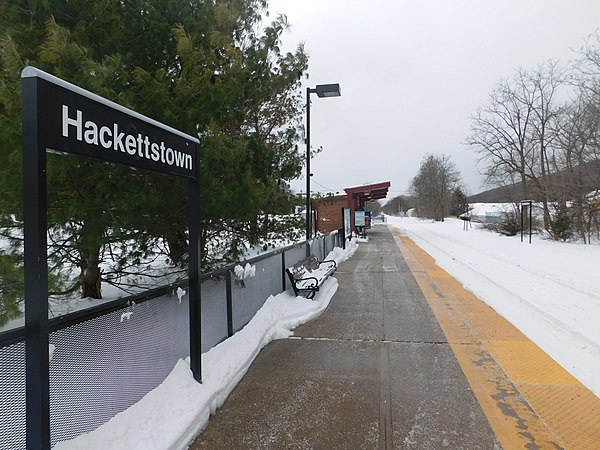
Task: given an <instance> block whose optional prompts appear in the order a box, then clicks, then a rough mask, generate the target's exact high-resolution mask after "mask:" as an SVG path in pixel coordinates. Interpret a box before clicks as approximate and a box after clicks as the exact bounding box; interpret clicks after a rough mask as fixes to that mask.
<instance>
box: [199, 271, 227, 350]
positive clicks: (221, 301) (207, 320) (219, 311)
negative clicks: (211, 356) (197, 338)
mask: <svg viewBox="0 0 600 450" xmlns="http://www.w3.org/2000/svg"><path fill="white" fill-rule="evenodd" d="M200 298H201V301H200V302H201V310H202V316H201V320H202V352H203V353H204V352H207V351H208V350H210V349H211V348H212V347H214V346H215V345H217V344H218V343H219V342H221V341H223V340H224V339H227V286H226V281H225V279H220V278H212V279H210V280H206V281H204V282H203V283H202V291H201V297H200Z"/></svg>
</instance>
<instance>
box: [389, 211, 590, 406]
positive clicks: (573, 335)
mask: <svg viewBox="0 0 600 450" xmlns="http://www.w3.org/2000/svg"><path fill="white" fill-rule="evenodd" d="M388 220H389V223H390V224H391V225H393V226H395V227H398V228H399V229H400V230H401V231H402V232H404V233H406V234H407V235H408V236H409V237H410V238H411V239H413V240H414V241H415V243H416V244H417V245H419V246H420V247H421V248H423V250H425V251H426V252H427V253H429V254H430V255H431V256H432V257H433V258H434V259H435V260H436V262H437V264H438V265H439V266H440V267H442V268H443V269H444V270H446V271H447V272H449V273H450V274H451V275H452V276H454V277H455V278H456V279H457V280H459V281H460V282H461V283H462V284H463V285H464V286H465V287H466V288H467V289H468V290H470V291H471V292H473V293H474V294H475V295H477V296H478V297H479V298H480V299H481V300H483V301H484V302H486V303H487V304H488V305H490V306H491V307H492V308H494V309H495V310H496V311H497V312H498V313H500V314H501V315H502V316H504V317H505V318H506V319H508V320H509V321H510V322H511V323H513V324H514V325H515V326H516V327H517V328H519V329H520V330H521V331H522V332H523V333H524V334H525V335H527V336H528V337H529V338H530V339H531V340H532V341H534V342H535V343H536V344H537V345H539V346H540V347H541V348H542V349H543V350H544V351H545V352H546V353H548V354H549V355H550V356H552V358H554V359H555V360H556V361H557V362H558V363H559V364H561V365H562V366H563V367H564V368H565V369H567V370H568V371H569V372H570V373H571V374H573V375H574V376H575V377H576V378H577V379H579V380H580V381H581V382H582V383H583V384H585V385H586V386H587V387H589V388H590V389H591V390H592V391H593V392H594V393H595V394H596V395H598V396H600V326H599V325H598V319H599V318H600V277H599V276H598V268H599V267H600V245H583V244H568V243H562V242H553V241H548V240H543V239H541V238H536V237H534V240H533V243H532V244H531V245H530V244H528V242H527V240H526V242H521V240H520V237H519V236H515V237H505V236H499V235H497V234H495V233H491V232H488V231H483V230H480V229H479V228H478V226H477V225H473V227H472V228H471V229H469V231H464V229H463V222H462V221H461V220H453V219H446V221H445V222H431V221H424V220H418V219H412V218H397V217H389V218H388Z"/></svg>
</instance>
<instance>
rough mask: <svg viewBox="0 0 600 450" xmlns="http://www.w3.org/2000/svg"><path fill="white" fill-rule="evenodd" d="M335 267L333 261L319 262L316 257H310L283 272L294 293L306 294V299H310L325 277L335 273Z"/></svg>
mask: <svg viewBox="0 0 600 450" xmlns="http://www.w3.org/2000/svg"><path fill="white" fill-rule="evenodd" d="M336 266H337V265H336V263H335V261H333V260H326V261H321V262H319V261H318V260H317V257H316V256H314V255H310V256H308V257H306V258H304V259H301V260H300V261H298V262H297V263H296V264H294V265H293V266H292V267H289V268H287V269H285V271H286V273H287V274H288V277H289V278H290V282H291V283H292V287H293V288H294V293H295V294H296V295H301V294H300V293H301V292H306V298H308V299H312V298H313V297H314V296H315V295H316V293H317V292H318V290H319V288H320V287H321V286H322V285H323V282H324V281H325V280H326V279H327V277H328V276H329V275H331V274H332V273H333V272H335V269H336Z"/></svg>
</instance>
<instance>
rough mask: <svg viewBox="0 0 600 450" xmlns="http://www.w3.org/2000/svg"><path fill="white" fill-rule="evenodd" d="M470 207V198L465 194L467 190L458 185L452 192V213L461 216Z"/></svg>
mask: <svg viewBox="0 0 600 450" xmlns="http://www.w3.org/2000/svg"><path fill="white" fill-rule="evenodd" d="M468 209H469V200H468V198H467V194H465V191H464V190H463V189H462V188H461V187H460V186H457V187H456V188H454V191H453V192H452V203H451V206H450V214H452V215H453V216H456V217H460V216H461V215H462V214H464V213H466V212H467V211H468Z"/></svg>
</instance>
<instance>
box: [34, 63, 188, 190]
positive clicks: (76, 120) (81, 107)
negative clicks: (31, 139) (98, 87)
mask: <svg viewBox="0 0 600 450" xmlns="http://www.w3.org/2000/svg"><path fill="white" fill-rule="evenodd" d="M23 78H36V80H37V86H36V87H35V89H37V99H38V105H37V113H38V133H39V134H38V139H39V142H41V143H43V145H44V146H45V147H46V148H47V149H48V150H54V151H59V152H65V153H72V154H76V155H81V156H87V157H91V158H96V159H101V160H104V161H109V162H114V163H119V164H125V165H127V166H130V167H135V168H140V169H146V170H151V171H154V172H160V173H166V174H171V175H177V176H181V177H186V178H194V179H195V178H197V176H198V139H196V138H194V137H192V136H189V135H186V134H184V133H182V132H180V131H178V130H175V129H174V128H171V127H169V126H167V125H164V124H161V123H159V122H157V121H155V120H153V119H150V118H148V117H145V116H143V115H141V114H139V113H136V112H135V111H132V110H130V109H127V108H125V107H123V106H120V105H118V104H116V103H114V102H111V101H109V100H107V99H104V98H102V97H100V96H97V95H95V94H93V93H91V92H88V91H86V90H84V89H81V88H79V87H77V86H75V85H72V84H70V83H67V82H65V81H63V80H61V79H59V78H56V77H54V76H52V75H49V74H47V73H45V72H42V71H40V70H38V69H35V68H33V67H28V68H26V69H25V70H24V71H23ZM30 86H32V85H30ZM32 88H34V87H33V86H32Z"/></svg>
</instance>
